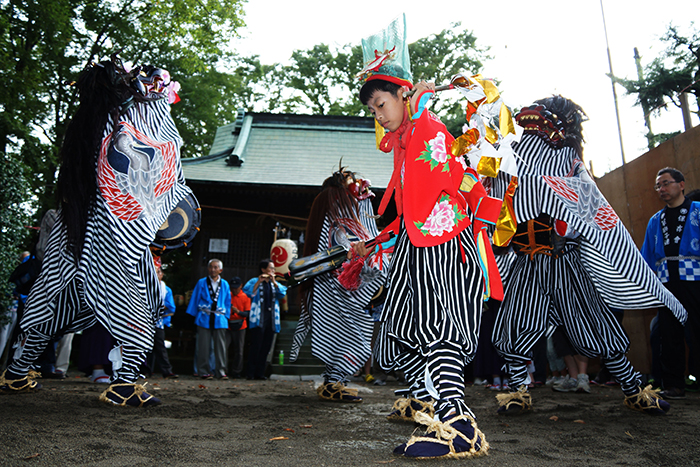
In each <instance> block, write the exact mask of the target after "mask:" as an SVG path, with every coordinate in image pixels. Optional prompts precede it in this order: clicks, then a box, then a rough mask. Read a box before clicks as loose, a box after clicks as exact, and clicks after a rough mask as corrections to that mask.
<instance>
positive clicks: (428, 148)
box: [416, 131, 452, 172]
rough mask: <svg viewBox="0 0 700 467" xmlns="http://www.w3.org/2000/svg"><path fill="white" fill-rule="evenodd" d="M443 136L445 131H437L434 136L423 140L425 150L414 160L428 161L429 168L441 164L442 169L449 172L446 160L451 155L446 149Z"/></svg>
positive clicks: (431, 168)
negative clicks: (428, 139)
mask: <svg viewBox="0 0 700 467" xmlns="http://www.w3.org/2000/svg"><path fill="white" fill-rule="evenodd" d="M445 138H446V136H445V133H443V132H442V131H439V132H438V133H437V134H436V135H435V138H433V139H431V140H430V141H426V142H425V150H424V151H423V152H421V153H420V156H418V158H417V159H416V160H417V161H418V160H422V161H424V162H427V163H429V164H430V170H433V169H435V168H436V167H438V166H440V165H442V171H443V172H449V170H450V165H449V163H448V161H449V160H450V158H451V157H452V156H451V155H450V153H449V152H448V151H447V144H446V143H445Z"/></svg>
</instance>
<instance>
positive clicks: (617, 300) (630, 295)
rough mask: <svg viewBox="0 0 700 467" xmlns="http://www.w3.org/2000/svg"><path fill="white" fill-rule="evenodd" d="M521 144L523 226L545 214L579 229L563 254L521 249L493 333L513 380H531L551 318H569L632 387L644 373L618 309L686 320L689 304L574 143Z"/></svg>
mask: <svg viewBox="0 0 700 467" xmlns="http://www.w3.org/2000/svg"><path fill="white" fill-rule="evenodd" d="M515 151H516V153H517V154H518V155H519V156H520V158H521V160H519V161H518V170H519V175H518V188H517V189H516V191H515V196H514V198H513V207H514V211H515V216H516V219H517V222H518V224H519V225H521V224H522V223H523V222H526V221H528V220H531V219H536V218H538V216H540V215H541V214H546V215H548V216H550V217H551V218H552V219H559V220H562V221H564V222H566V223H567V224H568V226H569V228H572V229H573V230H574V231H576V232H578V233H579V234H580V236H579V237H577V238H576V240H572V239H567V243H566V246H565V247H564V250H563V252H562V253H561V254H560V255H559V257H558V258H557V259H555V258H553V257H551V256H546V255H542V254H535V255H534V256H532V259H531V258H530V256H528V255H519V256H517V257H516V259H515V260H514V261H513V263H512V264H511V267H510V270H509V271H508V278H509V279H508V281H507V282H506V284H505V297H504V301H503V304H502V305H501V308H500V311H499V315H498V318H497V321H496V326H495V328H494V331H493V343H494V346H495V347H496V349H497V350H498V351H499V353H500V354H501V355H502V356H503V357H504V358H505V359H506V369H507V372H508V374H509V378H510V384H511V387H513V388H516V389H517V388H518V387H519V386H520V385H521V384H523V383H524V382H526V378H527V370H526V366H525V364H526V361H527V360H528V357H527V355H528V354H529V352H530V350H531V349H532V346H533V345H534V343H535V342H536V341H537V339H538V338H539V337H540V336H541V335H542V334H543V333H544V332H545V331H546V329H547V326H548V325H549V324H555V325H563V326H564V328H565V329H566V332H567V335H568V337H569V339H570V341H571V343H572V345H573V346H574V348H575V349H576V351H577V352H578V353H579V354H581V355H584V356H587V357H595V356H601V358H602V360H603V362H604V363H605V365H606V367H607V368H608V369H609V370H610V372H611V374H612V375H613V376H614V377H615V378H616V379H617V380H618V381H619V382H620V384H621V385H622V389H623V391H624V392H625V393H626V394H632V393H634V392H636V390H637V388H638V386H639V384H640V380H639V375H638V374H637V373H635V372H634V370H633V368H632V366H631V364H630V363H629V361H628V360H627V358H626V356H625V353H626V352H627V350H628V347H629V340H628V338H627V336H626V335H625V332H624V330H623V329H622V328H621V326H620V325H619V324H618V322H617V321H616V319H615V318H614V316H613V314H612V312H611V311H610V308H611V307H614V308H621V309H628V310H629V309H645V308H651V307H657V306H660V305H662V304H664V305H666V306H668V307H669V308H671V309H672V310H673V312H674V314H675V315H676V316H677V317H678V318H679V319H681V320H684V319H685V318H684V316H685V310H684V309H683V307H682V306H681V305H680V303H679V302H678V301H677V300H676V299H675V298H674V297H673V296H672V295H671V294H670V293H668V291H666V290H665V289H664V287H663V286H662V284H661V283H660V282H659V281H658V279H657V278H656V277H655V275H654V274H653V272H652V271H651V270H650V269H649V268H648V267H647V265H646V264H645V263H644V260H643V258H642V256H641V254H640V253H639V251H638V250H637V248H636V246H635V244H634V243H633V241H632V238H631V237H630V235H629V233H628V232H627V230H626V229H625V227H624V226H623V225H622V222H620V220H619V218H618V217H617V215H616V214H615V212H614V210H613V209H612V207H611V206H610V205H609V203H608V202H607V200H605V197H604V196H603V195H602V194H601V193H600V191H599V190H598V188H597V186H596V185H595V182H594V181H593V180H592V179H591V178H590V176H589V174H588V172H587V171H586V169H585V168H584V167H583V163H582V162H581V161H580V159H579V158H578V154H577V151H576V150H575V149H574V148H572V147H569V146H564V147H563V148H561V149H555V148H554V147H552V146H551V145H550V144H549V143H548V142H547V141H545V139H544V138H543V137H542V136H541V135H537V134H533V133H528V132H526V133H525V134H524V135H523V137H522V139H521V141H520V143H519V144H518V145H517V146H516V148H515ZM509 178H510V177H508V178H506V177H505V176H504V174H499V176H498V177H497V178H496V179H495V180H494V181H493V188H492V192H491V195H492V196H496V197H499V196H503V194H504V193H505V191H506V188H507V186H508V182H509ZM499 265H501V264H499Z"/></svg>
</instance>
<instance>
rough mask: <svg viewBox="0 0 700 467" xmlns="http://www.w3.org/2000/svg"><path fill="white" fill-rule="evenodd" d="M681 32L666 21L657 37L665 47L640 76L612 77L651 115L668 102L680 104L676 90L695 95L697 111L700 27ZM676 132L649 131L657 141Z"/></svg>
mask: <svg viewBox="0 0 700 467" xmlns="http://www.w3.org/2000/svg"><path fill="white" fill-rule="evenodd" d="M693 26H694V24H693V23H691V32H690V33H689V34H682V33H681V32H679V29H678V27H677V26H674V25H672V24H671V25H669V26H668V29H667V30H666V32H665V33H664V35H663V36H662V37H661V42H662V43H664V44H665V46H666V48H665V49H664V51H663V53H662V54H661V55H660V56H658V57H656V58H654V59H653V60H652V61H651V63H649V64H647V65H646V66H645V67H644V73H643V77H642V78H641V79H636V80H630V79H623V78H614V79H615V81H616V82H617V83H620V84H621V85H622V86H623V87H624V88H625V90H626V91H627V94H636V96H637V101H636V105H639V106H641V107H642V108H646V109H650V113H651V114H652V115H656V116H658V115H660V114H661V112H662V111H663V110H665V109H666V108H667V105H668V103H669V102H671V103H673V104H674V105H676V106H677V107H681V101H680V93H682V92H687V93H691V94H694V95H695V98H696V108H695V109H694V110H692V111H693V113H695V114H700V113H699V110H700V108H699V107H700V31H698V30H695V29H694V28H693ZM676 134H677V133H667V134H664V135H649V136H650V138H651V139H652V140H653V141H654V142H655V143H657V144H658V143H661V142H663V141H664V140H665V139H667V138H668V137H670V136H673V135H676Z"/></svg>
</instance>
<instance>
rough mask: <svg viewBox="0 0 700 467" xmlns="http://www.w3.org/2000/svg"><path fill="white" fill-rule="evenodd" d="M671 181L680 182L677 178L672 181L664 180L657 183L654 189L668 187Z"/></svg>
mask: <svg viewBox="0 0 700 467" xmlns="http://www.w3.org/2000/svg"><path fill="white" fill-rule="evenodd" d="M671 183H678V182H677V181H675V180H672V181H668V180H664V181H663V182H659V183H657V184H656V185H654V189H655V190H656V191H659V190H660V189H661V187H664V188H666V187H667V186H669V185H670V184H671Z"/></svg>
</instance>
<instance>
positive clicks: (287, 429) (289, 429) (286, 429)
mask: <svg viewBox="0 0 700 467" xmlns="http://www.w3.org/2000/svg"><path fill="white" fill-rule="evenodd" d="M284 431H291V432H292V433H294V430H293V429H291V428H285V429H284Z"/></svg>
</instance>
